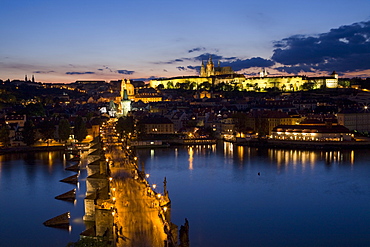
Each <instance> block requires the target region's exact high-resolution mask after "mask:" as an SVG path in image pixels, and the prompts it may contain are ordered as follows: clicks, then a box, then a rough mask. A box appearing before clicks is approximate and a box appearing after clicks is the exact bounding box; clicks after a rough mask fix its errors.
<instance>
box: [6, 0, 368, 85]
mask: <svg viewBox="0 0 370 247" xmlns="http://www.w3.org/2000/svg"><path fill="white" fill-rule="evenodd" d="M3 6H4V7H3V8H1V10H0V13H1V15H2V17H3V22H2V25H0V33H2V39H1V40H0V45H1V47H3V49H1V50H0V79H3V80H6V79H8V78H9V79H11V80H12V79H23V78H24V76H25V75H27V76H28V78H31V77H32V75H34V76H35V79H36V81H42V82H62V83H66V82H73V81H76V80H116V79H121V78H129V79H137V80H148V79H150V78H159V77H174V76H180V75H184V76H188V75H189V76H190V75H197V74H198V73H199V67H200V65H201V62H202V60H204V61H205V60H207V59H208V58H209V56H212V58H213V60H214V62H215V63H216V62H218V61H220V62H221V66H231V67H232V68H233V69H234V71H236V72H238V73H242V74H245V75H246V76H254V75H257V73H258V72H259V71H260V70H261V69H262V68H267V70H268V71H269V72H270V75H281V74H282V75H288V74H301V75H302V74H305V75H329V74H330V73H331V72H332V71H333V70H335V71H337V72H338V74H339V75H340V76H344V77H354V76H359V77H370V56H369V55H370V18H369V17H370V15H369V13H368V11H367V10H368V9H369V7H370V2H368V1H363V0H355V1H351V2H348V1H343V0H341V1H332V0H328V1H325V2H322V1H321V2H320V1H310V2H302V3H300V2H297V1H291V0H289V1H284V2H275V1H271V0H265V1H260V2H258V3H257V2H255V1H240V0H233V1H228V2H224V1H200V2H199V1H198V2H196V1H186V2H185V1H181V2H173V1H167V0H162V1H156V2H151V1H145V0H142V1H135V2H126V3H123V2H121V1H113V0H110V1H104V2H103V1H79V2H75V1H70V0H67V1H63V3H62V2H53V3H52V2H49V1H45V0H36V1H32V2H28V1H25V0H19V1H8V0H6V1H4V2H3Z"/></svg>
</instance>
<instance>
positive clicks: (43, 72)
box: [32, 70, 55, 74]
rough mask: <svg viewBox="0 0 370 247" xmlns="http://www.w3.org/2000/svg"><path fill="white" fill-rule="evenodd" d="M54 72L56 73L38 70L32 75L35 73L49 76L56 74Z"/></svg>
mask: <svg viewBox="0 0 370 247" xmlns="http://www.w3.org/2000/svg"><path fill="white" fill-rule="evenodd" d="M54 72H55V71H54V70H49V71H41V70H37V71H33V72H32V73H35V74H49V73H54Z"/></svg>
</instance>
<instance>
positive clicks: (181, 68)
mask: <svg viewBox="0 0 370 247" xmlns="http://www.w3.org/2000/svg"><path fill="white" fill-rule="evenodd" d="M176 69H178V70H180V71H184V70H186V69H185V67H183V66H179V67H176Z"/></svg>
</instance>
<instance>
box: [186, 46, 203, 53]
mask: <svg viewBox="0 0 370 247" xmlns="http://www.w3.org/2000/svg"><path fill="white" fill-rule="evenodd" d="M205 50H206V48H205V47H196V48H193V49H191V50H188V53H192V52H195V51H205Z"/></svg>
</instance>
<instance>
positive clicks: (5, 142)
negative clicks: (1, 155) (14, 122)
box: [0, 125, 10, 147]
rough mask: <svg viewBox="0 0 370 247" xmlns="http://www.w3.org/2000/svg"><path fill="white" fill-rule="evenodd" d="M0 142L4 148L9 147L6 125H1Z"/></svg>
mask: <svg viewBox="0 0 370 247" xmlns="http://www.w3.org/2000/svg"><path fill="white" fill-rule="evenodd" d="M0 142H2V143H3V146H5V147H7V146H9V144H10V138H9V128H8V125H3V127H1V129H0Z"/></svg>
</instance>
